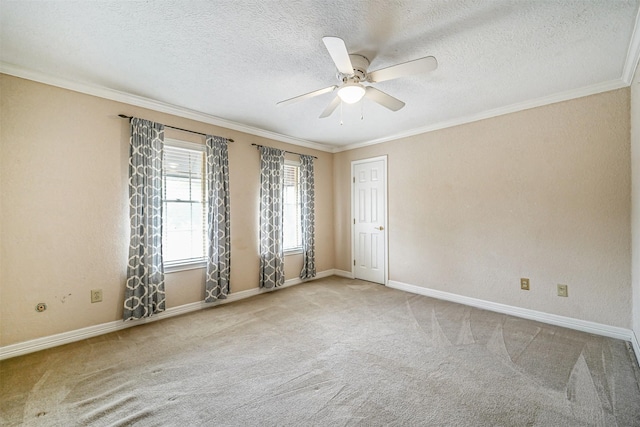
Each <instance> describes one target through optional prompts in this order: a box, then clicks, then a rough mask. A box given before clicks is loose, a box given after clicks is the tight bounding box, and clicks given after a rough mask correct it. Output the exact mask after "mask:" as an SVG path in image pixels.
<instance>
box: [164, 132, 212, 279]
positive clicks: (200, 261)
mask: <svg viewBox="0 0 640 427" xmlns="http://www.w3.org/2000/svg"><path fill="white" fill-rule="evenodd" d="M164 144H165V146H166V145H169V146H171V147H176V148H182V149H184V150H192V151H201V152H202V153H203V156H204V157H205V162H204V165H203V166H204V168H205V170H204V171H203V174H202V184H203V188H205V189H206V185H207V183H206V176H207V171H206V168H207V162H206V146H205V144H201V143H197V142H191V141H183V140H179V139H173V138H165V139H164ZM162 168H163V172H162V177H163V184H164V162H163V166H162ZM165 191H166V190H165V189H163V193H164V192H165ZM205 193H206V190H205ZM164 202H165V200H164V196H163V200H162V203H163V206H164ZM203 202H204V205H205V216H206V214H207V213H206V211H207V209H208V208H207V205H206V203H207V200H206V194H205V195H204V197H203ZM162 215H163V219H162V220H163V223H164V216H165V215H166V212H164V211H163V212H162ZM205 226H206V222H205ZM205 239H207V240H208V237H207V231H206V230H205ZM204 243H205V252H206V248H207V246H208V242H206V241H205V242H204ZM163 245H164V242H163ZM162 263H163V269H164V272H165V273H175V272H177V271H186V270H195V269H200V268H206V266H207V254H206V253H205V254H204V256H203V257H202V258H191V259H181V260H175V261H165V260H164V257H163V260H162Z"/></svg>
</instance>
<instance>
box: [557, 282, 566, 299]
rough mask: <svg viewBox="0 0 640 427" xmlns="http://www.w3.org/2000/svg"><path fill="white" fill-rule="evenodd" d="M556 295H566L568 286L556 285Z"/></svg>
mask: <svg viewBox="0 0 640 427" xmlns="http://www.w3.org/2000/svg"><path fill="white" fill-rule="evenodd" d="M558 296H559V297H568V296H569V287H568V286H567V285H558Z"/></svg>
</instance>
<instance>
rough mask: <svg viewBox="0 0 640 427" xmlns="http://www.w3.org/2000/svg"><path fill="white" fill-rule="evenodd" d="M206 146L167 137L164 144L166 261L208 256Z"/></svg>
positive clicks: (189, 260)
mask: <svg viewBox="0 0 640 427" xmlns="http://www.w3.org/2000/svg"><path fill="white" fill-rule="evenodd" d="M204 176H205V158H204V146H202V145H200V144H194V143H186V142H182V141H172V140H169V141H166V142H165V147H164V173H163V179H164V215H163V257H164V261H165V264H167V265H169V266H171V265H176V264H188V263H192V262H201V261H204V260H205V258H206V253H207V252H206V243H207V227H206V224H207V222H206V214H207V206H206V188H205V183H206V180H205V179H204Z"/></svg>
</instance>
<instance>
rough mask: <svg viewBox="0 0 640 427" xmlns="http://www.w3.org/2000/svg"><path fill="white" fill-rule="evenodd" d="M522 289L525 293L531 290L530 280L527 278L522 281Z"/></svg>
mask: <svg viewBox="0 0 640 427" xmlns="http://www.w3.org/2000/svg"><path fill="white" fill-rule="evenodd" d="M520 289H522V290H523V291H528V290H529V279H527V278H526V277H523V278H522V279H520Z"/></svg>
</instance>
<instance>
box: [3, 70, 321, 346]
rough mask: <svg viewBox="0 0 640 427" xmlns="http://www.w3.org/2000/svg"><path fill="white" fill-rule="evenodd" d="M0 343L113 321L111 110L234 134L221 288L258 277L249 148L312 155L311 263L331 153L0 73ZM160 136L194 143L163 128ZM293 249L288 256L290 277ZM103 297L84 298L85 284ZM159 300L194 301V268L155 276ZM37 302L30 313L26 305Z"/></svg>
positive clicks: (122, 235) (120, 286)
mask: <svg viewBox="0 0 640 427" xmlns="http://www.w3.org/2000/svg"><path fill="white" fill-rule="evenodd" d="M0 93H1V94H2V96H1V101H0V102H1V104H0V109H1V116H0V120H1V121H0V123H1V130H0V132H1V133H0V185H1V187H0V188H1V191H2V201H1V203H2V204H1V205H0V231H1V233H2V234H1V242H0V257H1V258H0V304H1V307H2V310H1V317H0V322H1V324H0V345H2V346H5V345H9V344H13V343H17V342H22V341H26V340H29V339H34V338H38V337H44V336H48V335H52V334H56V333H60V332H66V331H71V330H75V329H79V328H82V327H86V326H91V325H97V324H101V323H105V322H110V321H114V320H119V319H121V316H122V301H123V297H124V282H125V274H126V262H127V255H128V244H129V242H128V239H129V225H128V221H129V220H128V205H127V203H128V195H127V193H128V188H127V175H128V169H127V162H128V139H129V126H128V122H127V121H126V120H123V119H120V118H118V117H117V115H118V114H119V113H123V114H127V115H135V116H139V117H144V118H147V119H150V120H155V121H158V122H161V123H165V124H170V125H173V126H178V127H183V128H186V129H192V130H195V131H199V132H204V133H212V134H215V135H220V136H225V137H230V138H233V139H235V142H234V143H233V144H230V146H229V169H230V184H229V186H230V192H231V194H230V198H231V236H232V241H231V250H232V253H233V255H232V261H231V263H232V264H231V290H232V292H239V291H243V290H247V289H252V288H256V287H257V283H258V260H259V257H258V196H259V156H258V152H257V150H256V149H255V147H252V146H251V143H258V144H263V145H269V146H273V147H277V148H284V149H288V150H292V151H295V152H300V153H305V154H313V155H315V156H317V157H318V160H317V161H316V163H315V167H316V258H317V259H316V261H317V266H316V267H317V271H318V272H321V271H325V270H330V269H332V268H333V263H334V254H333V252H334V242H333V236H334V234H333V229H334V226H333V211H334V208H333V155H332V154H329V153H325V152H319V151H316V150H311V149H307V148H304V147H297V146H291V145H288V144H284V143H281V142H278V141H273V140H268V139H264V138H260V137H257V136H253V135H247V134H243V133H240V132H236V131H232V130H229V129H224V128H219V127H215V126H212V125H208V124H204V123H200V122H196V121H192V120H187V119H183V118H180V117H175V116H171V115H168V114H164V113H158V112H155V111H151V110H146V109H143V108H138V107H133V106H131V105H126V104H122V103H118V102H113V101H109V100H105V99H101V98H97V97H93V96H88V95H83V94H79V93H76V92H72V91H68V90H64V89H59V88H55V87H52V86H47V85H42V84H39V83H34V82H31V81H27V80H22V79H18V78H15V77H10V76H6V75H0ZM166 136H167V137H172V138H178V139H188V140H194V138H195V140H196V141H199V137H197V136H195V137H194V136H193V135H192V134H188V133H184V132H178V131H171V130H169V129H167V132H166ZM300 266H301V257H300V256H299V255H294V256H291V257H287V260H286V267H285V270H286V277H287V278H288V279H289V278H293V277H297V275H298V273H299V271H300ZM94 288H102V289H103V292H104V301H103V302H102V303H96V304H91V303H90V293H89V291H90V289H94ZM166 291H167V305H168V307H175V306H178V305H182V304H186V303H190V302H196V301H200V300H202V299H203V292H204V291H203V271H202V269H200V270H190V271H184V272H177V273H170V274H167V275H166ZM39 302H45V303H46V304H47V305H48V309H47V310H46V311H45V312H44V313H36V311H35V309H34V307H35V305H36V303H39Z"/></svg>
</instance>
